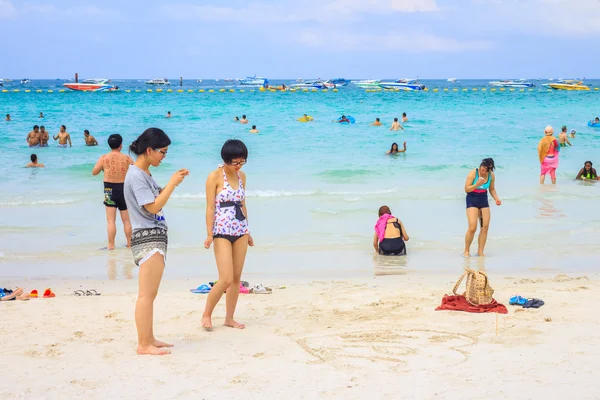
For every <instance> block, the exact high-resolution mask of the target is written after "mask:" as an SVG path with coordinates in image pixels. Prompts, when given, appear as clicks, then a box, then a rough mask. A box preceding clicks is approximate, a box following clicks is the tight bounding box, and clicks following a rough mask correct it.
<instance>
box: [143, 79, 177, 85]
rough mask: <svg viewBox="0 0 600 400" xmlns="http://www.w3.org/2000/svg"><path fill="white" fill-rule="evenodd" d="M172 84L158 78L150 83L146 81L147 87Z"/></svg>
mask: <svg viewBox="0 0 600 400" xmlns="http://www.w3.org/2000/svg"><path fill="white" fill-rule="evenodd" d="M170 84H171V82H169V80H168V79H167V78H165V79H162V78H156V79H150V80H149V81H146V85H170Z"/></svg>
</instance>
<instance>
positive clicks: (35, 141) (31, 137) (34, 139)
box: [25, 125, 40, 147]
mask: <svg viewBox="0 0 600 400" xmlns="http://www.w3.org/2000/svg"><path fill="white" fill-rule="evenodd" d="M25 140H26V141H27V144H28V145H29V147H38V146H39V145H40V127H39V126H37V125H34V126H33V130H32V131H31V132H29V133H28V134H27V138H26V139H25Z"/></svg>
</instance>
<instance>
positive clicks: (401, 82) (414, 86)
mask: <svg viewBox="0 0 600 400" xmlns="http://www.w3.org/2000/svg"><path fill="white" fill-rule="evenodd" d="M379 86H381V87H382V88H384V89H400V90H404V89H407V90H423V89H425V85H422V84H420V83H419V81H418V80H417V79H407V78H404V79H398V80H397V81H393V82H381V83H379Z"/></svg>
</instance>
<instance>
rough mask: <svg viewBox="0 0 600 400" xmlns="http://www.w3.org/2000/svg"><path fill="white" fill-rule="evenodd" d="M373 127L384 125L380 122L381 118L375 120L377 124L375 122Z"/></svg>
mask: <svg viewBox="0 0 600 400" xmlns="http://www.w3.org/2000/svg"><path fill="white" fill-rule="evenodd" d="M371 125H373V126H382V125H383V124H382V123H381V121H380V120H379V118H375V122H373V123H372V124H371Z"/></svg>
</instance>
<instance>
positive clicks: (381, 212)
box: [379, 206, 392, 217]
mask: <svg viewBox="0 0 600 400" xmlns="http://www.w3.org/2000/svg"><path fill="white" fill-rule="evenodd" d="M384 214H390V215H392V210H390V208H389V207H388V206H381V207H379V216H380V217H381V216H382V215H384Z"/></svg>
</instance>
